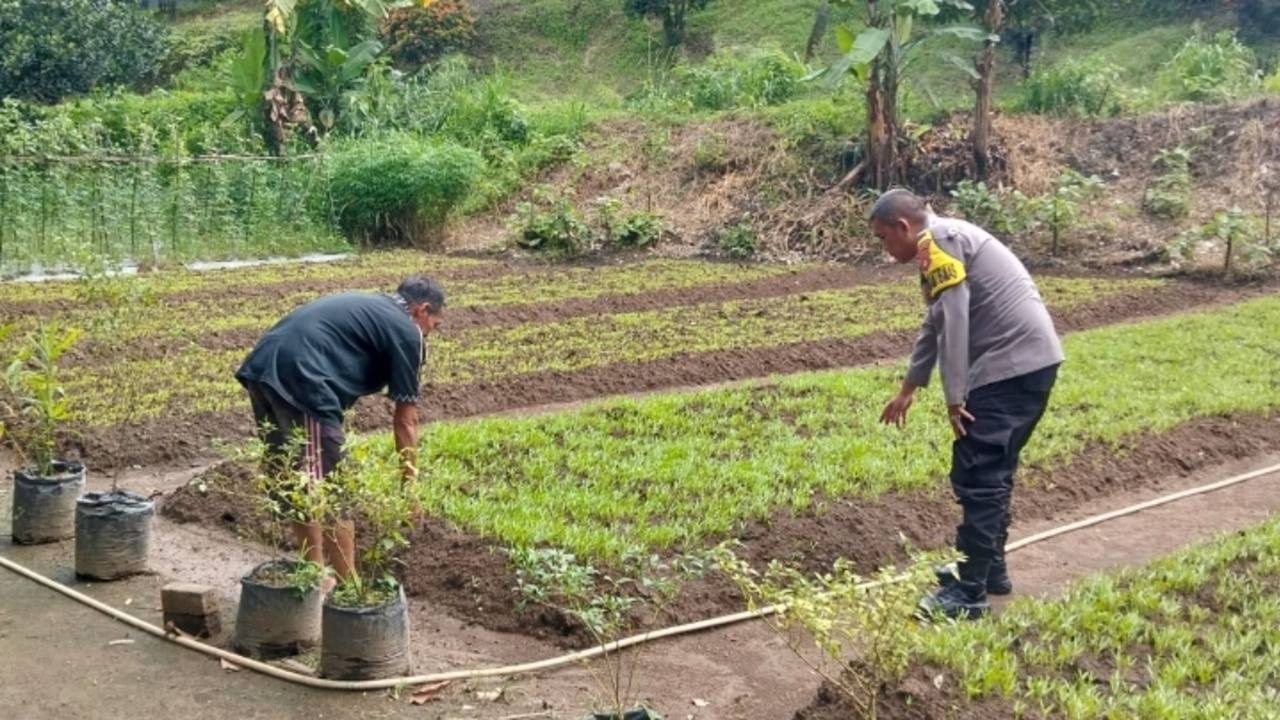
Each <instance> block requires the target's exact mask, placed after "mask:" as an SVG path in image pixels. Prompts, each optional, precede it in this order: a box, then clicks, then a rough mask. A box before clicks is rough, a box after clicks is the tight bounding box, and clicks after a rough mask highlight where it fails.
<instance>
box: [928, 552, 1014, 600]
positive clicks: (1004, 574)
mask: <svg viewBox="0 0 1280 720" xmlns="http://www.w3.org/2000/svg"><path fill="white" fill-rule="evenodd" d="M933 572H934V574H935V575H937V576H938V585H939V586H942V587H945V586H947V585H950V584H951V583H953V582H956V581H958V580H959V579H960V573H959V571H958V570H957V569H956V566H955V565H954V564H952V565H943V566H941V567H938V568H935V569H934V571H933ZM1011 592H1013V581H1012V580H1010V579H1009V568H1008V567H1007V566H1006V565H1005V564H1004V553H1003V552H1002V553H1000V554H999V555H998V556H996V557H994V558H991V569H990V570H988V571H987V594H988V595H1008V594H1009V593H1011Z"/></svg>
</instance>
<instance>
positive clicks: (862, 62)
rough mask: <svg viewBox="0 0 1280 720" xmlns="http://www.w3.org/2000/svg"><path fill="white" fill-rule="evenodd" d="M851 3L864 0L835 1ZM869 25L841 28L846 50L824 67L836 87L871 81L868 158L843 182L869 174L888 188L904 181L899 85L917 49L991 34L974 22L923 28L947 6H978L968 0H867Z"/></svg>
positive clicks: (839, 32) (872, 180)
mask: <svg viewBox="0 0 1280 720" xmlns="http://www.w3.org/2000/svg"><path fill="white" fill-rule="evenodd" d="M833 2H834V4H836V5H839V6H842V7H846V8H850V7H855V6H858V5H862V4H864V3H863V2H861V1H860V0H833ZM865 5H866V10H867V27H866V29H864V30H862V31H861V32H860V33H856V34H855V32H854V31H853V30H852V29H850V28H849V27H848V26H846V25H841V26H839V27H837V28H836V42H837V43H838V45H839V47H840V51H841V52H842V53H844V54H843V55H841V57H840V58H839V59H838V60H836V61H835V62H834V63H832V64H831V66H830V67H827V68H825V69H824V70H822V71H820V72H819V73H818V75H821V76H825V77H826V79H827V82H828V84H829V85H830V86H834V85H835V84H836V83H838V82H840V81H841V80H842V79H843V78H844V77H845V76H846V75H849V74H852V75H853V76H854V77H856V78H857V79H858V81H860V82H862V83H864V84H865V85H866V88H867V90H866V106H867V138H866V148H865V153H864V158H863V161H862V163H860V164H859V165H858V166H857V167H855V168H854V169H853V171H852V172H850V173H849V174H848V175H847V176H845V178H844V179H843V180H841V181H840V183H839V184H838V185H837V187H838V188H844V187H847V186H849V185H852V184H853V183H855V182H858V181H859V180H860V179H861V178H862V177H864V176H866V177H867V179H868V180H869V184H870V185H872V186H874V187H877V188H881V189H884V188H887V187H888V186H889V185H890V184H892V183H893V182H895V181H897V180H899V179H900V178H899V177H898V175H899V172H898V161H897V152H898V151H897V145H898V137H899V132H898V131H899V123H898V90H899V88H900V86H901V84H902V80H903V77H904V75H905V71H906V70H907V69H908V68H909V67H910V63H911V60H912V59H913V56H914V55H915V54H916V53H915V52H914V51H915V50H916V48H918V47H920V45H921V44H923V43H925V42H926V41H928V40H929V39H931V38H935V37H939V36H942V35H950V36H953V37H960V38H963V39H967V40H974V41H981V40H986V39H987V38H988V33H987V32H986V31H984V30H982V29H981V28H978V27H974V26H972V25H952V26H947V27H940V28H927V29H924V30H921V31H918V26H919V25H923V22H922V21H923V20H926V19H928V18H931V17H934V16H936V15H937V14H938V13H939V12H941V6H942V5H947V6H951V7H956V8H961V9H968V10H972V6H971V5H969V3H967V2H963V0H865Z"/></svg>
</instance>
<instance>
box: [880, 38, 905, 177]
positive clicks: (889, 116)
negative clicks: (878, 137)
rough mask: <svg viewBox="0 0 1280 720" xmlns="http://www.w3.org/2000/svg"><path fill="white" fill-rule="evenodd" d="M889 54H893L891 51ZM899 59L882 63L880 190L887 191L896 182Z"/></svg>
mask: <svg viewBox="0 0 1280 720" xmlns="http://www.w3.org/2000/svg"><path fill="white" fill-rule="evenodd" d="M890 52H891V53H892V52H894V51H893V50H892V49H891V50H890ZM899 67H901V66H900V58H897V57H891V58H890V59H889V60H887V61H886V62H885V63H884V67H883V72H884V75H885V79H884V129H885V135H886V137H885V139H884V140H885V145H884V149H885V153H884V163H885V165H884V166H885V175H884V178H883V179H882V180H881V185H880V189H882V190H887V189H888V188H889V186H891V185H893V184H894V183H895V182H897V181H898V179H899V178H898V175H899V173H898V79H899V78H898V69H899Z"/></svg>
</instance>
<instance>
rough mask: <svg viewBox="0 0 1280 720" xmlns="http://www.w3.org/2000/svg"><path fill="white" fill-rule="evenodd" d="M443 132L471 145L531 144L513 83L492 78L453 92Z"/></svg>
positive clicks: (527, 121)
mask: <svg viewBox="0 0 1280 720" xmlns="http://www.w3.org/2000/svg"><path fill="white" fill-rule="evenodd" d="M444 131H445V132H446V133H448V134H449V135H451V136H453V137H456V138H458V139H459V140H462V141H464V142H467V143H469V144H477V145H481V146H492V145H508V144H510V145H523V144H524V143H526V142H528V140H529V118H528V116H527V115H526V113H525V110H524V108H523V107H522V106H521V105H520V103H519V102H518V101H516V99H515V97H514V96H513V95H512V93H511V87H510V81H509V80H507V79H506V78H504V77H500V76H499V77H489V78H485V79H484V80H483V81H481V82H478V83H471V84H466V85H463V86H461V87H460V88H458V89H457V90H455V91H454V93H453V97H452V99H451V103H450V108H449V114H448V117H447V118H446V119H445V121H444Z"/></svg>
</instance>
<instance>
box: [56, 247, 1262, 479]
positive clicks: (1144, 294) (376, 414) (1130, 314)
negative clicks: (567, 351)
mask: <svg viewBox="0 0 1280 720" xmlns="http://www.w3.org/2000/svg"><path fill="white" fill-rule="evenodd" d="M854 275H856V276H857V278H859V279H860V280H866V277H865V275H866V271H856V272H855V273H854ZM852 277H853V276H850V278H844V277H843V276H841V275H840V274H839V273H836V274H835V275H832V274H830V273H828V272H827V271H822V272H817V273H815V274H800V275H797V276H795V277H791V276H788V278H786V280H787V281H788V282H791V283H793V284H791V285H788V284H787V282H783V279H779V278H774V279H770V280H766V281H760V282H759V283H748V285H752V286H753V288H754V289H753V290H752V291H751V292H753V293H756V294H752V295H749V297H775V296H777V294H778V293H793V292H795V289H796V287H799V286H798V285H795V284H794V283H801V285H803V284H804V283H809V282H813V283H817V284H818V286H824V284H825V283H833V282H834V283H842V282H846V281H849V282H853V280H852V279H851V278H852ZM902 282H910V280H902ZM734 287H738V286H734ZM1272 289H1273V288H1271V287H1270V286H1239V287H1223V286H1221V285H1220V284H1210V283H1198V282H1171V283H1170V284H1168V285H1167V286H1165V287H1162V288H1159V289H1155V290H1144V291H1140V292H1137V293H1134V294H1125V295H1118V296H1114V297H1107V298H1102V299H1099V300H1098V301H1097V302H1094V303H1091V304H1089V305H1086V306H1083V307H1077V308H1073V309H1071V310H1070V311H1065V312H1063V311H1057V312H1053V314H1054V320H1055V322H1056V323H1057V327H1058V330H1059V331H1060V332H1073V331H1078V330H1087V329H1089V328H1094V327H1100V326H1103V325H1108V324H1112V323H1118V322H1124V321H1127V320H1136V319H1141V318H1146V317H1151V316H1155V315H1164V314H1169V313H1172V312H1180V311H1186V310H1190V309H1193V308H1197V307H1205V306H1212V305H1219V304H1227V303H1232V302H1237V301H1240V300H1242V299H1245V298H1247V297H1252V296H1256V295H1258V294H1262V293H1265V292H1268V291H1270V290H1272ZM671 292H672V293H675V292H677V291H671ZM681 292H682V291H681ZM691 292H692V291H691ZM697 292H704V290H698V291H697ZM735 292H737V291H735ZM655 297H657V298H659V300H653V298H655ZM668 300H675V297H674V296H671V297H668V296H667V293H666V291H664V293H660V294H656V295H655V294H649V295H644V296H637V297H632V298H628V299H626V300H625V302H626V303H635V304H637V305H636V307H647V306H648V305H645V304H646V303H653V302H659V301H661V302H666V301H668ZM590 302H591V303H595V305H594V306H593V307H598V308H601V309H600V310H599V312H601V313H609V312H616V311H618V309H620V307H621V306H620V305H618V304H619V303H622V302H624V300H622V299H619V298H616V297H614V298H597V299H595V300H592V301H590ZM615 306H616V307H615ZM486 312H488V311H486ZM521 312H525V311H523V310H522V311H521ZM539 312H541V311H539ZM559 317H560V316H559V315H554V316H552V315H548V316H547V318H546V319H554V318H559ZM778 322H786V319H785V318H779V319H778ZM914 336H915V331H914V330H904V331H890V332H877V333H872V334H869V335H865V336H862V337H857V338H853V339H829V340H818V341H813V342H800V343H792V344H785V345H777V346H772V347H758V348H744V349H736V350H723V351H711V352H700V353H684V354H680V355H675V356H672V357H667V358H662V359H658V360H653V361H649V362H635V363H613V364H609V365H602V366H596V367H588V368H585V369H582V370H576V371H541V372H531V373H522V374H515V375H509V376H504V377H500V378H496V379H493V380H486V381H479V382H471V383H460V384H447V385H439V384H431V383H427V384H425V385H424V387H423V400H422V405H421V417H422V419H423V420H425V421H436V420H452V419H458V418H467V417H472V416H476V415H484V414H491V413H498V412H507V411H519V410H522V409H527V408H532V407H537V406H542V405H549V404H558V403H570V402H578V401H584V400H591V399H594V398H599V397H604V396H609V395H617V394H626V393H637V392H649V391H657V390H666V389H671V388H678V387H687V386H697V385H706V384H712V383H717V382H726V381H735V380H745V379H750V378H759V377H767V376H769V375H773V374H786V373H795V372H802V371H806V370H825V369H832V368H840V367H853V366H857V365H863V364H867V363H874V362H880V361H886V360H891V359H895V358H900V357H902V356H904V355H905V354H906V353H907V352H908V351H909V349H910V347H911V342H912V340H913V339H914ZM225 341H227V339H226V338H221V339H218V340H217V342H225ZM236 342H237V343H243V344H244V345H245V347H248V346H249V345H251V344H252V338H250V337H249V336H247V335H244V336H243V337H238V338H237V340H236ZM428 375H429V369H428ZM390 419H391V406H390V403H389V402H388V401H387V400H385V399H384V398H378V397H370V398H365V399H364V400H362V401H361V402H360V403H357V405H356V409H355V412H354V425H355V428H356V429H358V430H361V431H368V430H381V429H386V428H387V427H389V425H390ZM251 432H252V420H251V417H250V413H249V411H248V407H247V403H245V407H244V409H243V411H242V412H232V411H226V412H210V413H201V414H193V415H174V416H168V417H163V418H156V419H148V420H145V421H140V422H131V423H124V424H120V425H114V426H110V427H104V428H95V429H92V430H90V431H86V432H82V433H75V434H72V435H69V436H68V437H67V438H65V440H64V444H65V445H66V446H67V447H69V448H71V449H72V455H73V456H77V455H78V456H79V457H85V458H92V459H93V466H94V467H95V468H98V469H100V470H111V469H114V468H119V467H125V466H129V465H156V464H164V463H172V462H177V461H186V460H190V459H193V458H206V457H209V455H210V451H209V448H210V445H211V443H212V441H213V440H214V439H219V438H220V439H224V440H230V441H232V442H235V441H237V440H238V439H240V438H245V437H248V436H249V435H250V433H251Z"/></svg>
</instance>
